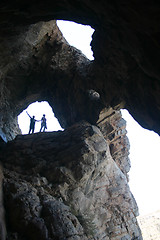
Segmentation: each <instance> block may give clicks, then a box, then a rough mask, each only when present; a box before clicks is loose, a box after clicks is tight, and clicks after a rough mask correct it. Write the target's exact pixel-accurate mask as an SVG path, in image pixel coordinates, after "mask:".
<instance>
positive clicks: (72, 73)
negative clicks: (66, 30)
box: [0, 0, 160, 240]
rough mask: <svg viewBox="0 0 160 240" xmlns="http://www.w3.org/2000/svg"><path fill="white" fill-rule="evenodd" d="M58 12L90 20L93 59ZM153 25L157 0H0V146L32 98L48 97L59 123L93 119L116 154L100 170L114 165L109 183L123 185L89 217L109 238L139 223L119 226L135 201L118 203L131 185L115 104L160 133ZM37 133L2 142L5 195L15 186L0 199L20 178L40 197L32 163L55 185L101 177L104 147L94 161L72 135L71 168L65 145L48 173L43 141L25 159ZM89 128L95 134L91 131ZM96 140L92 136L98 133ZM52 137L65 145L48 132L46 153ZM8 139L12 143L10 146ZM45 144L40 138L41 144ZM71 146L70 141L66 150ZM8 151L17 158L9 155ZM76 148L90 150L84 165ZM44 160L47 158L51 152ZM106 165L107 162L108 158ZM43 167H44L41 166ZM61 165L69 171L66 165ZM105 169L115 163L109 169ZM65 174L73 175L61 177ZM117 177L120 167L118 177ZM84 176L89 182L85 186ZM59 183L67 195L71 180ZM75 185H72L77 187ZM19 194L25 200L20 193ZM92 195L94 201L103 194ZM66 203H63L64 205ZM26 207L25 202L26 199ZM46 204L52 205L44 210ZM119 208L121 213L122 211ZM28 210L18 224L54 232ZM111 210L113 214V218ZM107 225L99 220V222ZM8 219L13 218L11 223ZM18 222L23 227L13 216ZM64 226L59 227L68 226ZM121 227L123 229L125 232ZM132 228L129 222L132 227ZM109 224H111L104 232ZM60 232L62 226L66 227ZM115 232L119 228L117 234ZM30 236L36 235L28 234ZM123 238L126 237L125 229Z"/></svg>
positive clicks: (159, 12) (158, 14) (159, 22)
mask: <svg viewBox="0 0 160 240" xmlns="http://www.w3.org/2000/svg"><path fill="white" fill-rule="evenodd" d="M55 19H66V20H74V21H76V22H79V23H83V24H89V25H91V26H92V27H93V28H94V29H95V32H94V34H93V40H92V43H91V46H92V50H93V52H94V57H95V60H94V61H89V60H88V59H87V58H86V57H85V56H84V55H83V54H82V53H81V52H80V51H79V50H77V49H75V48H73V47H71V46H69V45H68V43H67V42H66V40H65V39H64V38H63V36H62V34H61V32H60V31H59V29H58V28H57V26H56V22H55ZM159 29H160V4H159V2H157V1H147V0H146V1H143V0H141V1H137V0H131V1H126V0H119V1H116V0H115V1H109V0H100V1H91V0H85V1H84V0H81V1H78V0H76V1H75V0H74V1H73V0H65V1H64V0H58V1H53V0H52V1H50V0H46V1H42V0H39V1H38V2H37V1H35V0H32V1H26V0H21V1H11V0H7V1H6V0H2V1H1V2H0V151H2V149H4V145H5V143H4V142H7V141H8V140H12V139H14V138H15V137H16V136H17V134H20V129H19V127H18V124H17V116H18V114H19V113H20V112H21V111H22V110H23V109H25V108H26V107H27V106H28V105H29V104H30V103H32V102H34V101H42V100H46V101H48V103H49V104H50V106H51V107H52V109H53V111H54V113H55V115H56V117H57V118H58V120H59V122H60V124H61V126H62V127H63V128H65V129H67V128H68V127H70V126H72V125H73V124H75V123H77V122H79V121H81V120H85V121H88V122H89V123H90V124H93V125H97V126H99V128H100V129H101V132H102V134H103V136H104V138H105V139H106V141H107V144H108V145H107V146H108V148H107V149H108V150H107V151H109V150H110V153H111V156H112V157H113V159H114V161H113V159H112V158H107V159H108V160H107V161H109V163H110V164H111V162H112V164H111V166H112V167H113V166H114V167H115V168H114V171H113V169H110V168H109V169H108V168H107V167H106V168H107V169H106V170H107V172H105V174H106V176H110V174H111V179H112V178H114V179H117V180H118V183H119V184H120V185H118V183H117V181H116V180H115V186H114V185H113V186H112V187H113V190H114V187H115V189H116V193H117V186H119V187H120V188H121V186H123V187H122V189H121V194H122V195H123V196H124V197H122V195H119V198H120V199H121V201H120V200H119V198H118V196H116V198H115V199H116V200H115V199H114V201H113V203H114V204H112V202H111V201H110V198H107V196H108V195H107V194H106V195H105V197H104V199H105V201H106V202H105V204H102V206H104V205H105V207H106V206H107V207H106V209H108V208H109V209H110V210H109V211H110V212H111V214H112V215H110V212H109V213H108V212H107V214H106V212H105V214H104V215H105V216H103V214H101V213H99V212H98V211H101V210H102V211H103V209H101V207H99V208H97V209H96V211H95V212H96V213H95V216H96V217H97V216H99V215H98V214H100V215H101V217H97V219H98V220H97V222H96V221H95V219H94V223H96V224H97V226H99V225H100V226H99V228H98V229H99V231H101V232H102V231H103V229H106V226H107V227H108V230H107V229H106V230H105V234H106V236H107V234H108V235H109V234H111V237H112V239H119V238H120V236H122V235H123V234H126V236H127V234H129V235H130V238H131V232H133V231H135V232H136V233H135V234H136V236H137V235H138V232H137V231H138V230H137V231H136V230H135V229H137V225H136V223H134V224H133V225H132V224H131V223H129V226H128V225H125V227H124V222H125V223H126V222H127V224H128V222H129V219H130V220H131V219H135V218H134V217H133V218H132V214H133V215H134V214H135V211H133V212H132V209H133V206H132V204H131V203H130V204H129V205H128V207H127V208H126V209H125V207H124V209H123V204H125V202H126V201H127V200H126V199H128V194H129V195H130V194H131V193H129V190H126V189H128V185H127V181H126V179H127V173H128V171H129V168H130V163H129V159H128V147H129V144H128V140H127V138H126V134H125V123H124V122H123V120H122V119H121V117H120V115H119V114H118V113H116V112H117V110H119V109H120V108H126V109H128V110H129V112H130V113H131V114H132V116H133V117H134V118H135V119H136V120H137V121H138V122H139V123H140V124H141V125H142V126H143V127H145V128H148V129H152V130H154V131H156V132H157V133H158V134H160V124H159V123H160V95H159V92H160V81H159V80H160V65H159V64H160V61H159V58H160V48H159V39H160V32H159ZM77 127H78V126H77ZM77 131H78V129H77ZM36 137H37V135H35V136H34V137H33V136H31V139H30V140H29V138H30V136H26V137H24V138H23V137H22V139H19V140H18V139H16V140H15V142H14V143H11V146H10V147H9V145H8V144H7V149H8V150H7V149H6V152H5V153H4V155H7V156H8V157H7V162H8V163H7V162H6V163H5V169H8V170H5V174H6V173H7V171H9V173H8V175H7V174H6V176H7V178H6V179H5V180H6V181H5V184H6V185H5V189H6V194H7V188H10V186H11V185H12V181H13V182H14V183H13V184H14V185H15V186H16V187H15V188H14V187H13V193H12V194H11V196H10V197H9V196H8V198H7V197H6V201H7V199H14V197H15V199H16V196H14V195H15V192H17V191H19V190H18V189H20V188H22V189H24V186H25V184H26V189H28V191H29V192H31V195H32V196H33V198H34V196H35V198H36V199H38V198H39V199H41V198H40V197H39V196H40V194H39V193H36V191H38V190H37V188H36V187H35V186H32V184H31V183H30V180H26V179H25V177H24V175H29V174H31V176H34V172H33V170H34V171H36V173H38V174H41V171H42V172H43V174H44V176H43V177H46V178H47V179H49V180H48V181H50V182H55V181H60V180H61V181H62V182H60V184H59V186H62V185H63V183H64V182H65V181H67V184H69V183H70V182H71V186H74V185H73V182H72V181H74V180H76V184H77V185H76V186H75V187H77V188H78V182H79V181H80V183H81V184H82V179H85V177H86V176H90V179H88V178H87V179H85V180H86V181H84V182H83V184H82V186H80V187H81V188H82V189H83V188H84V187H85V186H87V188H86V191H88V190H87V189H90V187H91V188H92V187H93V189H95V188H94V187H95V185H94V183H93V182H94V179H95V178H96V180H97V178H98V177H97V175H98V176H99V173H100V172H101V168H100V169H99V171H97V168H95V165H94V164H96V161H97V163H99V162H98V161H99V160H100V159H103V160H104V158H105V157H104V158H103V154H102V155H101V149H99V147H98V151H99V153H97V156H99V158H98V157H97V158H96V160H95V159H94V158H93V159H92V160H93V162H92V161H91V159H90V154H89V153H91V152H92V151H91V150H90V151H89V153H87V154H88V155H87V154H86V153H85V154H86V155H83V153H82V152H80V149H83V148H82V146H81V145H80V146H79V145H78V143H77V144H75V148H76V152H74V151H73V153H74V154H73V155H74V156H73V155H72V154H70V155H69V156H68V155H67V154H65V158H66V160H67V159H68V158H69V159H70V161H71V163H75V162H76V159H78V161H79V162H78V166H77V165H76V166H77V167H74V164H71V166H70V165H69V166H68V164H69V163H68V162H65V159H64V158H63V157H64V156H63V154H62V153H63V151H62V152H61V153H58V155H59V156H61V158H60V159H59V160H57V162H55V163H56V164H57V165H56V168H54V169H53V170H54V171H53V174H50V168H49V166H50V165H48V164H47V165H46V163H48V162H46V160H45V156H46V153H45V151H44V149H43V146H42V143H41V141H40V142H39V145H38V146H37V145H36V147H37V148H38V149H39V147H40V146H42V150H41V149H39V152H40V153H38V152H37V151H35V154H34V159H32V161H33V162H31V161H29V159H31V156H30V153H32V151H33V149H32V147H31V146H30V144H29V143H30V142H31V141H32V138H33V140H34V138H36ZM56 137H57V136H56ZM71 137H72V136H70V138H71ZM96 137H98V136H97V135H96ZM26 139H28V141H26ZM98 139H99V137H98ZM98 139H97V140H96V141H98ZM42 140H43V139H42ZM45 140H46V139H45ZM17 141H18V142H19V143H20V142H21V144H20V145H19V148H18V149H17V151H16V152H15V149H14V147H16V146H14V144H16V143H17ZM37 141H38V140H37ZM49 143H50V140H49ZM24 144H26V147H25V148H23V146H24ZM27 144H29V146H27ZM55 144H56V149H59V151H61V150H62V149H61V148H59V147H58V146H57V144H58V142H57V141H55V143H54V144H53V143H51V144H49V146H50V148H51V149H50V150H51V155H48V156H50V158H51V159H53V157H54V155H53V154H52V150H53V149H52V147H53V146H55ZM105 144H106V143H105ZM12 146H14V147H13V149H12ZM21 146H22V149H21ZM49 146H48V145H47V147H49ZM33 147H34V144H33ZM68 147H69V146H68V145H67V146H66V151H67V149H68ZM103 147H104V143H103V144H102V149H103ZM19 149H21V150H19ZM31 149H32V150H31ZM93 149H94V148H93ZM120 149H121V150H120ZM56 151H57V150H56ZM23 152H24V153H23ZM70 152H72V151H71V149H70V151H69V153H70ZM11 153H12V154H13V156H14V159H12V158H11V159H10V156H11V155H10V154H11ZM19 153H22V156H23V158H22V160H23V161H22V162H20V159H21V155H19ZM54 153H55V152H54ZM16 155H17V157H16ZM66 155H67V157H66ZM91 155H92V154H91ZM93 155H94V154H93ZM42 156H43V158H44V159H43V158H42ZM80 156H85V160H86V161H87V159H88V163H87V164H86V165H85V164H84V162H83V161H82V159H83V158H82V159H81V157H80ZM26 157H28V158H26ZM69 159H68V160H69ZM109 159H110V160H109ZM11 160H12V161H11ZM48 161H49V162H50V161H51V160H48ZM61 161H62V162H61ZM63 161H64V163H65V164H67V163H68V164H67V167H66V168H67V170H66V168H63V164H62V163H63ZM3 162H4V159H3ZM82 162H83V164H82ZM91 163H92V164H91ZM103 163H104V161H102V163H99V164H100V165H99V166H101V164H102V165H103ZM110 164H109V165H107V166H110ZM42 166H43V168H44V169H42ZM47 167H48V169H47ZM72 167H74V168H72ZM94 168H95V173H94V174H93V176H92V175H91V171H92V170H93V169H94ZM35 169H37V170H35ZM68 169H69V173H68V172H66V171H68ZM73 169H74V171H73ZM11 170H12V171H13V173H12V174H11V172H10V171H11ZM110 170H112V171H111V173H110ZM57 171H58V172H57ZM72 171H73V172H72ZM113 172H115V175H114V174H113V175H112V173H113ZM14 174H15V175H16V174H20V176H19V177H21V180H22V187H21V186H20V180H19V177H18V176H17V175H16V176H15V179H14ZM55 174H56V175H55ZM68 174H69V176H70V178H71V179H70V178H69V179H68V177H67V176H68ZM66 175H67V176H66ZM72 175H73V176H72ZM71 176H72V177H71ZM116 176H117V177H116ZM119 176H122V179H121V180H120V177H119ZM58 177H59V178H58ZM57 178H58V180H57ZM66 178H67V180H66ZM7 179H8V180H7ZM124 179H125V180H124ZM7 181H8V185H7ZM38 181H39V180H38ZM87 181H88V183H90V185H87ZM97 181H99V180H97ZM100 181H102V183H103V181H107V180H106V178H105V180H104V179H103V176H101V180H100ZM68 182H69V183H68ZM124 182H126V185H125V184H123V183H124ZM29 184H30V185H29ZM107 184H108V185H107V186H109V187H110V186H111V185H110V184H111V183H110V182H109V183H107ZM126 186H127V187H126ZM65 187H66V190H65V191H66V192H67V193H66V197H68V196H70V195H68V191H69V190H68V188H70V185H69V187H68V185H65V186H63V188H62V189H64V188H65ZM112 187H111V189H112ZM81 188H80V190H79V191H80V192H81V190H82V189H81ZM11 189H12V188H11ZM14 189H15V192H14ZM34 189H36V190H34ZM71 189H72V187H71ZM57 191H58V190H57ZM97 191H98V190H97ZM97 191H95V193H97ZM126 191H127V192H126ZM39 192H40V191H39ZM72 192H73V193H74V190H73V191H72ZM84 192H85V191H82V193H83V194H84ZM113 192H114V191H113ZM116 193H114V194H116ZM28 194H29V193H28ZM57 194H60V195H62V196H63V198H64V196H65V194H62V193H61V191H60V190H59V191H58V193H57ZM78 194H79V192H77V196H79V195H78ZM83 194H82V195H83ZM108 194H109V193H108ZM114 194H113V196H114ZM22 195H23V194H22ZM50 195H51V198H53V197H54V198H55V193H54V194H50V193H48V192H47V194H46V197H47V199H48V198H50ZM75 195H76V194H75ZM84 195H85V194H84ZM111 195H112V194H111ZM17 196H18V194H17ZM91 196H92V195H91ZM102 196H103V194H102ZM28 197H29V196H28ZM85 197H86V196H84V198H83V200H84V199H85ZM87 197H88V196H87ZM94 197H95V196H94ZM129 198H130V197H129ZM19 199H20V198H19ZM80 199H82V197H81V196H79V198H78V200H77V203H78V201H80ZM97 199H101V192H100V193H99V194H98V196H97ZM111 199H112V198H111ZM117 199H118V200H117ZM122 199H123V200H122ZM15 201H16V200H15ZM29 201H30V200H27V201H26V204H30V202H29ZM36 201H38V200H36ZM41 201H42V200H41ZM55 201H56V200H55ZM86 201H87V200H86ZM117 201H118V202H119V201H120V206H121V208H120V209H119V208H118V207H117V205H116V203H117ZM31 202H32V200H31ZM42 202H43V201H42ZM51 202H52V204H53V205H54V204H55V203H53V202H54V199H52V201H51ZM91 202H92V201H91ZM131 202H132V201H131ZM20 203H21V206H22V209H23V204H22V201H21V200H20ZM71 203H72V201H70V204H71ZM83 203H84V202H83ZM85 203H86V202H85ZM52 204H51V205H52ZM74 204H75V203H74ZM96 204H97V203H96ZM96 204H95V206H96ZM98 204H100V201H99V203H98ZM24 205H25V202H24ZM33 205H34V204H33ZM42 205H43V204H42ZM42 205H41V206H42ZM64 205H65V203H64ZM68 205H69V203H68V202H67V203H66V206H68ZM75 205H76V204H75ZM9 206H10V207H11V205H10V204H9V205H8V208H9ZM84 206H85V204H84ZM90 206H92V205H90ZM64 208H65V209H66V207H64ZM9 209H10V208H9ZM24 209H25V206H24ZM29 209H32V204H31V206H30V208H29ZM53 209H54V207H53ZM75 209H76V207H75ZM89 209H90V208H89ZM76 210H77V209H76ZM47 211H48V210H46V212H47ZM55 211H56V210H55ZM66 211H68V210H66ZM106 211H107V210H106ZM29 212H30V211H29ZM97 212H98V213H97ZM113 212H114V213H113ZM127 212H129V214H130V213H131V212H132V214H131V216H130V217H129V219H128V218H127V217H126V214H128V213H127ZM22 213H23V210H22ZM52 213H53V212H52ZM52 213H51V212H50V214H51V218H52ZM121 213H123V214H122V215H121ZM25 214H26V213H25V212H24V215H23V217H24V218H25V217H26V215H25ZM34 214H35V213H33V214H32V211H31V214H30V215H29V214H28V213H27V216H29V219H30V217H31V216H32V217H31V221H30V220H29V219H26V225H25V224H24V225H23V224H22V229H27V228H28V227H29V228H30V229H31V230H30V232H32V233H33V230H32V229H33V226H34V228H36V229H37V230H36V231H37V234H38V233H39V229H43V230H44V231H43V234H44V235H43V234H42V238H44V239H45V238H46V236H47V231H48V234H50V235H53V236H54V231H55V230H54V229H53V228H52V227H51V226H47V225H46V226H45V224H44V222H43V221H45V217H44V218H43V219H41V218H38V219H37V218H36V217H37V215H34ZM73 215H74V214H73ZM117 215H118V217H117V218H115V216H117ZM120 215H121V217H120ZM35 218H36V219H35ZM103 218H104V221H103ZM112 218H113V219H112ZM126 218H127V220H126ZM52 219H53V218H52ZM71 219H72V217H71ZM116 219H117V220H116ZM32 220H33V222H32ZM53 221H54V220H53ZM73 221H74V220H73ZM76 221H78V220H76ZM101 221H102V222H101ZM100 222H101V223H100ZM131 222H132V220H131ZM20 223H21V222H20ZM15 224H16V223H15ZM79 224H80V225H81V223H80V222H79V223H78V225H76V226H77V228H78V229H77V228H76V227H75V228H74V230H73V232H72V234H74V233H76V231H77V237H78V234H83V231H84V228H83V231H82V230H81V227H80V226H79ZM98 224H99V225H98ZM105 224H106V226H105V227H104V225H105ZM11 225H12V224H11ZM8 226H9V227H11V226H10V223H9V224H8ZM116 226H121V227H120V230H117V229H116ZM16 227H17V228H21V226H20V225H18V226H16ZM13 228H14V224H13ZM66 228H67V227H66ZM63 229H65V226H64V228H63ZM67 229H68V228H67ZM122 229H126V230H124V233H122V231H123V230H122ZM127 229H129V230H128V233H127ZM131 229H132V230H133V229H134V230H133V231H132V230H131ZM112 230H113V232H111V231H112ZM10 231H11V229H10ZM56 231H60V230H56ZM67 231H68V232H69V230H67ZM118 231H120V232H119V233H118ZM17 234H18V235H17ZM45 234H46V235H45ZM114 234H117V237H116V235H115V236H113V235H114ZM118 234H119V235H118ZM31 235H32V234H31ZM53 236H51V238H56V236H54V237H53ZM99 236H100V238H101V239H102V238H103V236H102V234H100V235H99ZM9 237H10V239H14V238H15V239H16V238H17V239H18V240H24V236H22V231H21V230H20V229H19V230H17V232H14V231H11V236H9ZM49 237H50V236H49ZM65 237H66V236H65ZM72 237H73V235H72ZM96 237H97V236H96ZM111 237H110V238H111ZM31 238H32V239H34V234H33V236H31ZM31 238H30V239H31ZM105 238H107V237H104V239H105ZM121 238H122V239H123V237H121ZM124 238H125V237H124ZM126 238H128V239H129V237H126ZM134 238H135V237H133V239H134Z"/></svg>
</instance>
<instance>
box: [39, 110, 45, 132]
mask: <svg viewBox="0 0 160 240" xmlns="http://www.w3.org/2000/svg"><path fill="white" fill-rule="evenodd" d="M46 121H47V120H46V118H45V114H43V117H42V119H41V129H40V132H41V131H42V129H43V132H45V129H47V123H46Z"/></svg>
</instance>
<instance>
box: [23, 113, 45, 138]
mask: <svg viewBox="0 0 160 240" xmlns="http://www.w3.org/2000/svg"><path fill="white" fill-rule="evenodd" d="M26 113H27V114H28V116H29V117H30V125H29V132H28V134H30V133H34V129H35V123H36V122H40V121H41V128H40V132H41V131H42V129H43V132H45V129H47V123H46V122H47V120H46V118H45V114H43V117H42V119H41V120H36V119H35V116H33V117H31V116H30V115H29V113H28V112H26Z"/></svg>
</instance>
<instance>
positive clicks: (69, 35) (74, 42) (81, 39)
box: [57, 20, 95, 60]
mask: <svg viewBox="0 0 160 240" xmlns="http://www.w3.org/2000/svg"><path fill="white" fill-rule="evenodd" d="M57 26H58V28H59V29H60V31H61V32H62V34H63V36H64V38H65V39H66V40H67V42H68V43H69V44H70V45H71V46H74V47H76V48H77V49H79V50H81V51H82V53H83V54H84V55H85V56H86V57H87V58H88V59H89V60H94V57H93V52H92V49H91V46H90V43H91V41H92V35H93V33H94V31H95V30H94V29H93V28H91V26H89V25H82V24H78V23H75V22H71V21H63V20H57Z"/></svg>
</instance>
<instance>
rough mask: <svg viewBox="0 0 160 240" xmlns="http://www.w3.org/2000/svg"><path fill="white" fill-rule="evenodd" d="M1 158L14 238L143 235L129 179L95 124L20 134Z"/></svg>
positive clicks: (82, 237)
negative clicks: (57, 130) (116, 161)
mask: <svg viewBox="0 0 160 240" xmlns="http://www.w3.org/2000/svg"><path fill="white" fill-rule="evenodd" d="M1 161H2V162H3V165H4V174H5V182H4V197H5V205H6V218H7V228H8V229H7V230H8V233H9V236H10V237H9V239H12V237H13V234H14V235H15V236H16V239H18V240H19V239H21V238H22V239H23V238H25V239H33V240H34V239H35V240H36V239H37V238H38V239H45V240H48V239H70V240H72V239H77V240H78V239H84V240H85V239H86V240H87V239H90V240H91V239H97V240H98V239H105V240H107V239H108V240H109V239H112V240H114V239H117V240H118V239H122V238H123V239H128V240H129V239H135V238H134V236H135V237H139V239H141V233H140V229H139V227H138V225H137V222H136V215H137V213H138V212H137V211H138V210H137V206H136V203H135V200H134V198H133V196H132V194H131V192H130V189H129V187H128V182H127V178H126V176H125V175H124V174H123V172H122V171H121V170H120V169H119V167H118V166H117V164H116V163H115V161H114V160H113V158H112V156H111V155H110V150H109V144H108V143H107V141H106V140H105V139H104V137H103V135H102V133H101V131H100V130H99V129H98V128H97V127H96V126H93V125H90V124H88V123H86V122H81V123H77V124H75V125H74V126H72V127H70V128H68V129H67V130H65V131H59V132H53V133H37V134H32V135H24V136H20V135H19V136H17V137H16V139H15V140H13V141H12V142H9V143H7V144H6V146H5V148H4V150H3V154H2V155H1ZM132 237H133V238H132Z"/></svg>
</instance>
